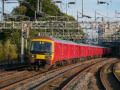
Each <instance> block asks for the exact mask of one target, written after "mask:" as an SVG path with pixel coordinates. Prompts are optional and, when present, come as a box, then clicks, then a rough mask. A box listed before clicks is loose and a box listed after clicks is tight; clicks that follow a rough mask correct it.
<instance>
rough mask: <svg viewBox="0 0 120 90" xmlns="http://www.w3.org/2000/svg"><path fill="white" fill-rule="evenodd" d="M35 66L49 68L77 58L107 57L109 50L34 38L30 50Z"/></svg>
mask: <svg viewBox="0 0 120 90" xmlns="http://www.w3.org/2000/svg"><path fill="white" fill-rule="evenodd" d="M30 52H31V56H32V59H31V60H30V62H31V63H34V64H35V65H41V64H42V65H44V66H45V67H51V66H53V65H60V64H61V63H63V62H64V63H67V62H69V61H71V60H77V58H88V57H89V58H93V57H101V56H104V55H109V54H110V53H111V49H110V48H107V47H101V46H94V45H86V44H77V43H75V42H72V41H66V40H60V39H56V38H51V37H35V38H33V39H32V43H31V48H30Z"/></svg>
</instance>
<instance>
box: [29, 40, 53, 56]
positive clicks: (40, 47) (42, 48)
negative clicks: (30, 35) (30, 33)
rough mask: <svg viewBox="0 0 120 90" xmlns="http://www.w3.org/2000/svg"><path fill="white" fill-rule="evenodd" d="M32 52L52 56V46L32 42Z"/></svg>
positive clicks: (40, 42)
mask: <svg viewBox="0 0 120 90" xmlns="http://www.w3.org/2000/svg"><path fill="white" fill-rule="evenodd" d="M30 51H31V53H33V54H43V55H51V52H52V44H51V43H50V42H44V41H32V43H31V49H30Z"/></svg>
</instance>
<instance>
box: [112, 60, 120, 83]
mask: <svg viewBox="0 0 120 90" xmlns="http://www.w3.org/2000/svg"><path fill="white" fill-rule="evenodd" d="M113 72H114V75H115V77H116V78H117V79H118V81H119V82H120V62H118V63H116V64H115V65H114V66H113Z"/></svg>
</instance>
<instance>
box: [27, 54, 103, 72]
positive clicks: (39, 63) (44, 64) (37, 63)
mask: <svg viewBox="0 0 120 90" xmlns="http://www.w3.org/2000/svg"><path fill="white" fill-rule="evenodd" d="M101 57H103V56H101V55H98V56H87V57H82V58H73V59H69V60H59V61H54V62H53V63H52V65H50V64H51V60H42V59H41V60H40V59H32V60H30V63H29V64H30V67H31V68H32V69H35V70H39V68H44V69H46V70H49V69H50V68H55V67H59V66H65V65H68V64H73V63H77V62H79V61H85V60H90V59H95V58H101Z"/></svg>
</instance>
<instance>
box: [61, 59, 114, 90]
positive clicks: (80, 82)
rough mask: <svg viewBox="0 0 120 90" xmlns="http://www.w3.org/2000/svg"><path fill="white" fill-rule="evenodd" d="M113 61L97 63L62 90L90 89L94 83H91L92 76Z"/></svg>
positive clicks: (79, 74)
mask: <svg viewBox="0 0 120 90" xmlns="http://www.w3.org/2000/svg"><path fill="white" fill-rule="evenodd" d="M113 60H114V59H110V60H102V61H100V62H97V63H95V64H93V65H91V66H89V67H87V68H85V69H84V70H82V71H81V72H80V73H78V74H77V75H76V76H75V77H74V78H73V79H72V80H71V81H70V82H68V83H67V84H66V85H65V86H64V87H63V88H62V90H73V89H81V90H84V89H85V88H86V89H89V84H90V83H92V82H91V81H89V79H90V78H91V76H93V75H94V74H95V73H96V72H97V71H98V70H99V68H100V67H102V66H103V65H104V64H105V63H108V62H111V61H113ZM88 81H89V82H88ZM83 88H84V89H83Z"/></svg>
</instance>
